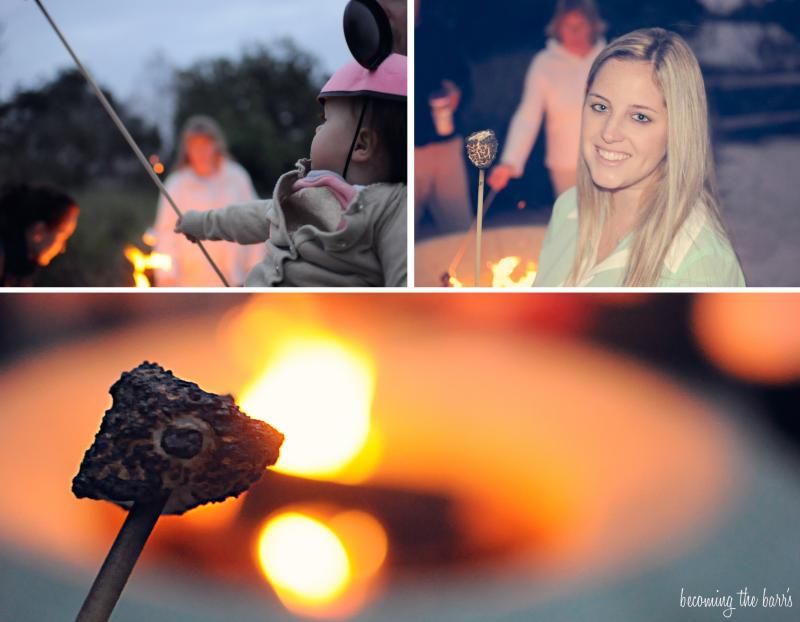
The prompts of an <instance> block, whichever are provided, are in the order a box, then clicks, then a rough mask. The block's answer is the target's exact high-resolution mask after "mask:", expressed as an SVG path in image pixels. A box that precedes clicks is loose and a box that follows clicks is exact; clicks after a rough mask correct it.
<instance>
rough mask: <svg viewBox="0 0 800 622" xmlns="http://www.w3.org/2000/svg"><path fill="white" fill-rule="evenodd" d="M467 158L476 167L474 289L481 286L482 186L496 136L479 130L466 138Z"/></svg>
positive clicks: (492, 132)
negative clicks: (476, 202) (476, 214)
mask: <svg viewBox="0 0 800 622" xmlns="http://www.w3.org/2000/svg"><path fill="white" fill-rule="evenodd" d="M467 156H468V157H469V160H470V162H472V163H473V164H474V165H475V166H477V167H478V169H479V172H478V220H477V229H476V234H475V287H480V286H481V234H482V232H483V186H484V178H485V176H486V169H487V168H489V167H490V166H491V165H492V162H494V159H495V158H496V157H497V136H495V134H494V131H492V130H481V131H480V132H473V133H472V134H470V135H469V136H467Z"/></svg>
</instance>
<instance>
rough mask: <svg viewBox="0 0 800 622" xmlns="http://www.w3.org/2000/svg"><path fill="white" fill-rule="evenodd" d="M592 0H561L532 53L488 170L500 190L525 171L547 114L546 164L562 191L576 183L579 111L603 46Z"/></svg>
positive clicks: (555, 186) (601, 26)
mask: <svg viewBox="0 0 800 622" xmlns="http://www.w3.org/2000/svg"><path fill="white" fill-rule="evenodd" d="M604 32H605V22H603V20H602V19H600V15H599V13H598V11H597V7H596V5H595V4H594V2H593V0H559V1H558V3H557V4H556V10H555V14H554V15H553V19H552V20H551V21H550V24H549V25H548V27H547V34H548V35H549V37H550V38H549V39H548V41H547V47H546V48H545V49H544V50H542V51H541V52H539V53H538V54H537V55H536V56H534V58H533V61H532V62H531V64H530V67H529V68H528V73H527V75H526V77H525V88H524V90H523V94H522V101H521V102H520V104H519V106H518V108H517V111H516V112H515V113H514V117H513V118H512V119H511V125H510V126H509V128H508V135H507V137H506V143H505V147H504V149H503V153H502V155H501V157H500V163H499V164H498V165H497V166H495V167H494V168H493V169H492V171H491V173H490V174H489V185H490V186H491V187H492V188H493V189H494V190H497V191H499V190H502V189H503V188H505V187H506V185H507V184H508V181H509V179H511V178H512V177H514V178H516V177H521V176H522V173H523V171H524V170H525V163H526V162H527V160H528V156H529V155H530V153H531V150H532V149H533V145H534V143H535V142H536V136H537V135H538V133H539V128H540V126H541V123H542V117H545V132H546V135H547V153H546V155H545V166H546V167H547V170H548V172H549V173H550V181H551V182H552V184H553V191H554V192H555V195H556V196H558V195H560V194H561V193H562V192H564V191H565V190H567V189H568V188H571V187H572V186H574V185H575V179H576V170H577V166H578V145H579V141H580V129H581V127H580V126H581V112H582V108H583V97H584V90H585V88H586V78H587V77H588V75H589V69H590V68H591V66H592V62H593V61H594V59H595V58H596V57H597V55H598V54H599V53H600V51H601V50H602V49H603V48H604V47H605V45H606V42H605V40H604V39H603V37H602V35H603V33H604Z"/></svg>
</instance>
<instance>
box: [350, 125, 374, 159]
mask: <svg viewBox="0 0 800 622" xmlns="http://www.w3.org/2000/svg"><path fill="white" fill-rule="evenodd" d="M377 151H378V134H377V132H375V130H373V129H371V128H368V127H362V128H361V129H359V130H358V138H356V144H355V147H353V156H352V158H351V159H352V160H353V161H354V162H362V163H363V162H368V161H369V160H371V159H372V158H373V157H375V155H376V153H377Z"/></svg>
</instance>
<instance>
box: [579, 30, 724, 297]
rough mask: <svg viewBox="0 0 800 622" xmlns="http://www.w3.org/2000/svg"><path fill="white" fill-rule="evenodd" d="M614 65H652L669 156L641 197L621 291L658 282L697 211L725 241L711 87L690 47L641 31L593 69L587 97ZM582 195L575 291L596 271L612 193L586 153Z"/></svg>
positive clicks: (617, 43)
mask: <svg viewBox="0 0 800 622" xmlns="http://www.w3.org/2000/svg"><path fill="white" fill-rule="evenodd" d="M611 59H617V60H622V61H636V62H646V63H650V64H651V65H652V68H653V79H654V80H655V82H656V84H657V85H658V87H659V89H660V90H661V93H662V95H663V97H664V104H665V106H666V109H667V149H666V156H665V157H664V160H663V161H662V162H661V163H660V164H659V165H658V167H657V169H656V174H655V176H654V178H653V180H652V182H651V183H650V185H649V186H648V187H647V188H646V189H645V191H644V192H643V193H642V198H641V205H640V216H639V220H638V223H637V225H636V226H635V227H634V231H633V233H634V238H633V244H632V247H631V252H630V256H629V259H628V267H627V271H626V273H625V278H624V280H623V283H622V284H623V285H625V286H652V285H655V284H656V283H657V282H658V279H659V277H660V275H661V271H662V265H663V263H664V258H665V257H666V254H667V251H668V250H669V247H670V245H671V243H672V241H673V240H674V238H675V236H676V235H677V233H678V231H679V230H680V228H681V226H682V225H683V224H684V222H685V221H686V219H687V218H688V217H689V215H690V214H691V213H693V212H694V211H695V210H703V211H704V212H705V214H706V216H707V217H708V218H709V220H710V221H711V223H712V225H713V226H714V227H715V228H716V229H717V231H718V232H719V234H720V235H721V236H722V237H724V238H726V239H727V235H726V234H725V229H724V227H723V225H722V220H721V218H720V214H719V201H718V199H717V191H716V182H715V175H714V160H713V154H712V152H711V139H710V137H709V130H708V106H707V103H706V92H705V86H704V84H703V76H702V74H701V72H700V66H699V65H698V63H697V59H696V58H695V56H694V54H693V53H692V51H691V49H690V48H689V46H688V45H687V43H686V41H684V40H683V39H682V38H681V37H680V36H679V35H677V34H676V33H674V32H670V31H668V30H664V29H662V28H646V29H641V30H635V31H633V32H630V33H628V34H627V35H623V36H622V37H619V38H618V39H616V40H614V41H613V42H612V43H611V44H610V45H608V46H607V47H606V48H605V49H604V50H603V51H602V52H600V54H599V56H598V57H597V58H596V59H595V61H594V63H593V64H592V68H591V70H590V71H589V78H588V81H587V84H586V92H587V93H588V91H589V89H590V88H591V86H592V83H593V82H594V79H595V77H596V76H597V73H598V71H599V70H600V68H601V67H602V66H603V65H604V64H605V63H606V62H607V61H609V60H611ZM577 192H578V242H577V251H576V254H575V262H574V264H573V266H572V270H571V272H570V274H569V276H568V277H567V284H569V285H576V284H577V283H579V282H580V281H581V279H582V278H583V277H584V276H585V275H586V274H587V272H588V271H589V270H590V269H591V268H592V265H593V262H594V260H595V258H596V256H597V249H598V245H599V242H600V235H601V231H602V226H603V222H604V220H605V219H606V216H607V214H608V212H609V209H610V202H611V201H610V199H611V193H610V192H608V191H606V190H602V189H601V188H598V187H597V186H596V185H595V184H594V182H593V181H592V177H591V174H590V172H589V168H588V166H587V164H586V161H585V159H584V156H583V152H581V154H580V156H579V157H578V181H577Z"/></svg>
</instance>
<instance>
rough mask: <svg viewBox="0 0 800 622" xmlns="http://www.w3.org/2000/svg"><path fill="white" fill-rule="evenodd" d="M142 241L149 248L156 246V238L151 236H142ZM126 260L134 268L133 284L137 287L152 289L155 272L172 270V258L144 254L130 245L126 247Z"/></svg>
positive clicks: (156, 254) (150, 253)
mask: <svg viewBox="0 0 800 622" xmlns="http://www.w3.org/2000/svg"><path fill="white" fill-rule="evenodd" d="M142 241H143V242H144V243H145V244H147V245H148V246H149V247H151V248H152V247H153V246H155V243H156V240H155V237H154V236H152V235H150V234H147V233H146V234H145V235H143V236H142ZM124 253H125V258H126V259H127V260H128V261H129V262H130V264H131V266H133V282H134V284H135V285H136V287H152V283H151V280H150V279H151V277H152V275H153V272H154V271H155V270H169V269H171V268H172V257H170V256H169V255H166V254H164V253H156V252H153V251H151V252H149V253H144V252H142V251H141V250H139V249H138V248H137V247H135V246H133V245H131V244H129V245H128V246H126V247H125V251H124Z"/></svg>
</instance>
